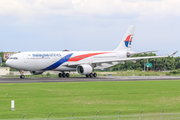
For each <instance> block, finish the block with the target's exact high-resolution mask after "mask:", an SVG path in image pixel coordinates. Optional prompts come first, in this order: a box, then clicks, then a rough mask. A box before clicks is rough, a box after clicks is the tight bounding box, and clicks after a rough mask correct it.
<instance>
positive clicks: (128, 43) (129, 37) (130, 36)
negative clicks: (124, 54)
mask: <svg viewBox="0 0 180 120" xmlns="http://www.w3.org/2000/svg"><path fill="white" fill-rule="evenodd" d="M132 39H133V35H128V36H127V38H126V40H124V42H125V46H126V47H128V48H130V47H131V43H132Z"/></svg>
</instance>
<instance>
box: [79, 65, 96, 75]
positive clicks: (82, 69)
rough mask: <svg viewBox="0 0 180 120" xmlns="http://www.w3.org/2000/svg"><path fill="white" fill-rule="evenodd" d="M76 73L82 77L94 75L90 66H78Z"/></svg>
mask: <svg viewBox="0 0 180 120" xmlns="http://www.w3.org/2000/svg"><path fill="white" fill-rule="evenodd" d="M76 71H77V72H78V73H79V74H80V75H88V74H90V73H92V71H93V68H92V67H91V66H90V65H79V66H77V68H76Z"/></svg>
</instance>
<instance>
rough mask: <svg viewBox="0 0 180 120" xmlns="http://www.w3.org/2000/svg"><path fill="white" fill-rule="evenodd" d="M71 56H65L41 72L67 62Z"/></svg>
mask: <svg viewBox="0 0 180 120" xmlns="http://www.w3.org/2000/svg"><path fill="white" fill-rule="evenodd" d="M72 55H73V53H71V54H68V55H66V56H65V57H63V58H61V59H60V60H59V61H57V62H56V63H54V64H52V65H51V66H49V67H47V68H44V69H43V70H53V69H55V68H57V67H59V66H60V65H62V64H63V63H65V62H67V61H68V60H69V58H71V56H72Z"/></svg>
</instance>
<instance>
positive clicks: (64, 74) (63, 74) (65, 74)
mask: <svg viewBox="0 0 180 120" xmlns="http://www.w3.org/2000/svg"><path fill="white" fill-rule="evenodd" d="M58 76H59V78H61V77H63V78H65V77H67V78H68V77H69V76H70V75H69V73H64V72H63V73H59V74H58Z"/></svg>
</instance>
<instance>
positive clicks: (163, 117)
mask: <svg viewBox="0 0 180 120" xmlns="http://www.w3.org/2000/svg"><path fill="white" fill-rule="evenodd" d="M51 117H52V118H51ZM0 120H180V113H159V114H142V113H140V114H139V115H120V114H119V115H114V116H112V115H111V116H98V115H95V116H84V117H75V116H73V115H72V116H71V117H66V118H53V116H50V115H48V117H47V118H33V119H25V115H23V117H22V118H20V119H0Z"/></svg>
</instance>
